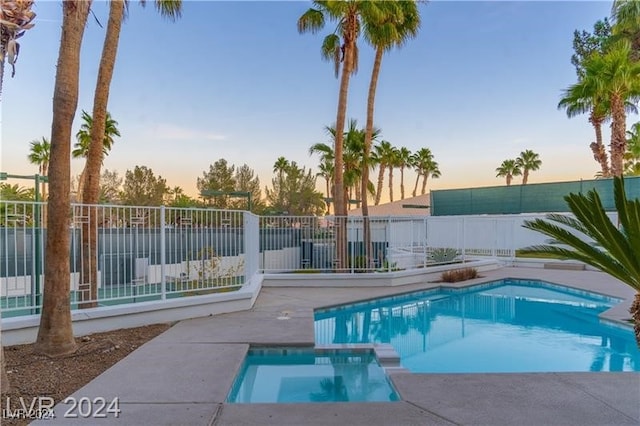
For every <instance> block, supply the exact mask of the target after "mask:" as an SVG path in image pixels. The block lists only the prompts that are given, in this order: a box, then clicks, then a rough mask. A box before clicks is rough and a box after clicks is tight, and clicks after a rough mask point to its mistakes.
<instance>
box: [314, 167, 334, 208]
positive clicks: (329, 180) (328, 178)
mask: <svg viewBox="0 0 640 426" xmlns="http://www.w3.org/2000/svg"><path fill="white" fill-rule="evenodd" d="M318 170H319V171H318V173H316V176H320V177H322V178H323V179H324V182H325V192H326V194H327V195H326V197H327V199H326V202H327V214H330V213H331V202H330V201H329V199H330V198H331V185H332V184H333V161H331V160H327V159H323V160H322V161H321V162H320V165H319V166H318Z"/></svg>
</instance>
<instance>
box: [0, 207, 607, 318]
mask: <svg viewBox="0 0 640 426" xmlns="http://www.w3.org/2000/svg"><path fill="white" fill-rule="evenodd" d="M45 208H46V206H45V204H44V203H29V202H8V201H6V202H0V308H1V309H2V315H3V316H5V317H6V316H17V315H26V314H34V313H38V312H39V309H40V307H41V302H42V291H43V288H44V260H45V259H44V256H45V253H44V247H45V240H46V235H47V231H46V227H45V226H43V224H44V216H45V212H44V209H45ZM70 213H71V222H70V236H71V244H70V247H69V250H70V262H71V264H70V267H71V274H70V277H69V289H70V292H71V301H72V309H81V308H85V307H94V306H104V305H113V304H122V303H137V302H143V301H150V300H164V299H170V298H176V297H183V296H191V295H201V294H209V293H216V292H223V291H231V290H234V289H238V288H240V287H241V286H242V285H243V284H244V283H246V282H248V281H249V280H250V279H251V277H252V276H253V275H254V274H256V273H258V272H262V273H282V272H299V273H304V272H351V273H353V272H370V271H392V270H397V269H412V268H423V267H425V266H429V265H431V264H439V263H447V262H451V261H458V260H461V259H462V260H465V259H467V258H469V257H485V256H486V257H494V258H513V257H514V256H515V251H516V250H517V249H518V248H522V247H526V246H529V245H532V244H539V243H544V242H546V239H545V237H544V236H543V235H541V234H539V233H537V232H534V231H530V230H528V229H525V228H523V227H522V224H523V222H524V221H525V220H530V219H534V218H536V217H541V215H510V216H509V215H506V216H449V217H426V216H425V217H415V216H414V217H371V218H369V219H368V226H367V225H366V222H365V220H364V219H363V218H362V217H346V218H345V217H343V218H340V217H303V216H262V217H259V216H256V215H253V214H252V213H249V212H243V211H226V210H213V209H195V208H172V207H140V206H110V205H92V206H88V205H81V204H74V205H72V211H71V212H70ZM613 217H614V219H615V215H614V216H613ZM339 229H342V230H343V231H342V232H339ZM367 229H368V230H369V236H370V238H369V239H368V241H369V244H368V245H366V244H365V240H367V238H365V232H366V231H367ZM339 235H343V236H346V237H345V238H344V239H343V240H342V242H343V243H344V244H345V247H344V250H343V251H342V253H344V255H343V256H341V257H342V260H339V259H338V257H339V250H337V247H338V244H339V243H340V241H339V240H338V237H339ZM92 241H93V243H92ZM365 246H367V247H365Z"/></svg>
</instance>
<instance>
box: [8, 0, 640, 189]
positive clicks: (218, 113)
mask: <svg viewBox="0 0 640 426" xmlns="http://www.w3.org/2000/svg"><path fill="white" fill-rule="evenodd" d="M130 3H131V4H130V7H129V16H128V19H127V21H126V22H125V24H124V27H123V32H122V36H121V40H120V49H119V52H118V59H117V63H116V68H115V74H114V79H113V83H112V88H111V96H110V106H109V111H110V112H111V114H112V115H113V117H114V119H116V120H117V121H118V123H119V128H120V130H121V133H122V137H121V138H119V139H117V140H116V142H115V145H114V148H113V150H112V152H111V154H110V155H109V157H108V158H107V159H106V160H105V162H104V167H105V168H107V169H110V170H118V171H119V172H120V174H121V175H124V172H125V171H126V170H127V169H133V168H134V167H135V166H136V165H145V166H148V167H151V168H152V169H153V170H154V172H155V173H156V175H161V176H163V177H164V178H166V179H167V183H168V184H169V185H170V186H176V185H179V186H182V187H183V188H184V189H185V190H186V192H187V193H189V194H191V195H195V194H196V188H195V184H196V178H197V177H199V176H201V175H202V173H203V171H205V170H207V169H208V168H209V165H210V164H213V163H214V162H215V161H216V160H218V159H220V158H225V159H226V160H227V161H228V162H229V163H231V164H236V165H238V166H240V165H242V164H244V163H246V164H248V165H249V166H250V167H252V168H253V169H254V170H255V171H256V172H257V173H258V174H259V176H260V182H261V185H262V187H263V188H264V186H266V185H269V186H270V184H271V178H272V168H273V164H274V162H275V160H276V159H277V158H278V157H279V156H285V157H286V158H288V159H289V160H293V161H296V162H298V164H300V165H305V166H308V167H312V168H315V167H316V166H317V164H318V160H317V158H315V157H310V156H309V154H308V149H309V147H310V146H311V145H312V144H313V143H316V142H328V139H327V137H326V135H325V134H324V131H323V128H324V126H326V125H330V124H332V123H333V122H335V118H336V105H337V94H338V84H339V81H338V80H337V79H335V78H334V75H333V66H332V64H329V63H327V62H323V61H322V60H321V57H320V44H321V42H322V38H323V37H324V35H325V34H327V33H328V31H329V29H333V26H330V27H328V28H327V30H326V31H323V32H321V33H319V34H317V35H312V34H305V35H300V34H298V32H297V29H296V21H297V19H298V17H299V16H300V15H301V14H302V13H303V12H304V11H305V10H306V9H307V8H308V7H309V6H310V3H309V2H293V1H291V2H271V1H260V2H244V1H243V2H222V1H212V2H204V1H188V2H185V4H184V10H183V16H182V18H181V19H180V20H178V21H177V22H175V23H172V22H170V21H167V20H165V19H162V18H161V17H160V15H159V14H158V13H156V11H155V9H154V7H153V5H152V4H151V3H152V2H148V3H149V4H148V5H147V7H146V8H142V7H141V6H139V4H137V2H135V1H132V2H130ZM610 7H611V3H610V2H543V1H534V2H475V1H474V2H460V1H455V2H454V1H436V2H431V3H428V4H423V5H421V6H420V8H421V12H422V20H423V25H422V30H421V32H420V35H419V36H418V37H417V38H416V39H415V40H412V41H411V42H410V43H408V44H407V45H406V46H405V47H404V48H403V49H401V50H398V51H393V52H391V53H390V54H388V55H387V56H385V58H384V60H383V64H382V71H381V75H380V81H379V86H378V92H377V96H376V125H377V126H378V127H380V128H381V129H382V136H383V139H385V140H388V141H390V142H391V143H392V144H393V145H395V146H398V147H400V146H405V147H407V148H409V149H410V150H411V151H416V150H418V149H420V148H422V147H428V148H430V149H431V150H432V152H433V154H434V156H435V159H436V161H438V162H439V164H440V170H441V172H442V177H441V178H440V179H438V180H434V181H433V182H432V183H430V184H429V188H430V189H442V188H456V187H467V186H486V185H501V184H503V183H504V180H503V179H499V178H496V177H495V168H496V167H498V166H499V165H500V163H501V162H502V160H504V159H506V158H514V157H516V156H517V155H518V153H519V152H520V151H522V150H524V149H532V150H534V151H536V152H538V153H539V154H540V157H541V159H542V161H543V165H542V168H541V170H540V171H538V172H534V173H533V174H532V176H531V177H530V182H532V183H535V182H549V181H555V180H574V179H581V178H582V179H591V178H592V177H593V176H594V174H595V172H596V171H597V170H598V167H597V163H596V162H595V161H594V160H593V158H592V155H591V152H590V150H589V143H590V142H591V141H592V140H593V139H594V137H593V130H592V128H591V127H590V126H589V124H588V122H587V119H586V117H578V118H574V119H572V120H569V119H567V117H566V115H565V113H564V112H563V111H558V110H557V109H556V106H557V103H558V100H559V97H560V93H561V90H562V89H564V88H566V87H567V86H568V85H570V84H572V83H574V82H575V80H576V78H575V70H574V68H573V66H572V65H571V63H570V56H571V54H572V47H571V42H572V37H573V36H572V34H573V31H574V30H575V29H588V30H590V29H592V26H593V23H595V21H596V20H598V19H601V18H603V17H605V16H608V15H609V12H610ZM93 9H94V12H95V15H96V16H97V18H98V19H99V20H100V21H101V22H102V23H103V24H104V25H106V21H107V13H108V7H107V4H106V3H104V2H94V6H93ZM35 10H36V13H37V14H38V16H37V18H36V21H35V23H36V26H35V27H34V28H33V29H32V30H30V31H29V32H28V33H27V34H26V35H25V37H23V39H22V43H21V44H22V49H21V56H20V59H19V61H18V64H17V70H16V76H15V78H13V79H11V78H9V77H8V76H7V75H5V82H4V87H3V100H2V114H1V116H2V147H1V155H2V157H1V164H0V166H1V169H2V170H3V171H7V172H10V173H25V174H27V173H29V174H32V173H35V172H36V171H37V169H36V167H35V166H33V165H30V164H29V163H28V162H27V160H26V156H27V154H28V151H29V141H31V140H33V139H38V138H40V137H42V136H46V137H50V131H51V130H50V129H51V108H52V104H51V99H52V96H53V84H54V76H55V65H56V58H57V52H58V48H59V40H60V24H61V6H60V3H59V2H49V1H40V2H36V5H35ZM104 31H105V30H104V29H103V28H100V27H99V26H98V25H97V24H96V22H95V21H94V20H93V19H92V18H90V20H89V23H88V26H87V30H86V33H85V39H84V42H83V51H82V58H81V61H82V62H81V79H80V83H81V85H80V100H79V105H78V116H77V117H79V116H80V111H81V110H82V109H85V110H87V111H91V109H92V100H93V90H94V86H95V78H96V73H97V68H98V63H99V56H100V52H101V49H102V43H103V37H104ZM360 52H361V54H360V67H359V72H358V74H357V75H356V76H355V77H354V78H353V79H352V84H351V88H350V93H349V105H348V117H353V118H356V119H358V121H359V122H360V123H361V124H363V125H364V122H365V118H366V116H365V111H366V110H365V107H366V97H367V88H368V84H369V78H370V73H371V65H372V62H373V52H372V50H371V48H369V47H368V46H366V45H365V44H364V42H361V43H360ZM637 119H638V118H637V116H635V115H632V116H630V117H629V119H628V122H629V124H631V123H633V122H635V121H637ZM79 126H80V120H79V118H77V119H76V121H75V122H74V133H75V131H76V130H77V129H78V127H79ZM605 137H606V138H607V139H608V137H609V135H608V128H607V129H605ZM82 167H83V162H82V161H81V160H73V161H72V173H73V174H79V173H80V171H81V169H82ZM398 174H399V173H398ZM406 179H407V180H408V181H409V182H413V180H414V179H415V175H414V173H413V172H408V173H407V174H406ZM396 180H397V179H396ZM323 187H324V185H323V184H322V182H319V188H323Z"/></svg>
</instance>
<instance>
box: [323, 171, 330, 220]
mask: <svg viewBox="0 0 640 426" xmlns="http://www.w3.org/2000/svg"><path fill="white" fill-rule="evenodd" d="M324 180H325V182H326V185H327V186H326V188H325V189H326V190H327V198H331V189H330V187H329V186H330V182H329V178H328V177H326V178H324ZM330 213H331V201H327V214H330Z"/></svg>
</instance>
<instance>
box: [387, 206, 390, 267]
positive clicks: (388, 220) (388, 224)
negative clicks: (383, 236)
mask: <svg viewBox="0 0 640 426" xmlns="http://www.w3.org/2000/svg"><path fill="white" fill-rule="evenodd" d="M390 248H391V216H388V217H387V272H391V260H390V259H389V254H390V250H389V249H390Z"/></svg>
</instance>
